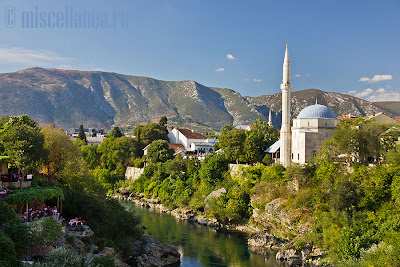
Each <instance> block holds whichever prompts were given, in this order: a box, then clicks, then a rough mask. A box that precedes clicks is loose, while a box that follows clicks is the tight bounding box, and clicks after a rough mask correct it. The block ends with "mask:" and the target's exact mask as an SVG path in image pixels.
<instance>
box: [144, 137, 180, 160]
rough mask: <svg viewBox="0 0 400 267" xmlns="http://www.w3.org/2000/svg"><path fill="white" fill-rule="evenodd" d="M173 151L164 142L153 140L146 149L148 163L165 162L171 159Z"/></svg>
mask: <svg viewBox="0 0 400 267" xmlns="http://www.w3.org/2000/svg"><path fill="white" fill-rule="evenodd" d="M173 153H174V150H173V149H170V148H169V146H168V142H167V141H165V140H155V141H153V142H152V143H151V144H150V145H149V147H148V148H147V158H148V159H149V161H150V162H165V161H167V160H169V159H172V157H173Z"/></svg>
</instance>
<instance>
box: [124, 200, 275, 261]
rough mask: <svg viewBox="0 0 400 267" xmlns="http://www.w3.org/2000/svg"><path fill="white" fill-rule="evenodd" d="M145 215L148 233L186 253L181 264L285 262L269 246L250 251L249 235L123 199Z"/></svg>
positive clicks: (143, 221)
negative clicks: (207, 225) (206, 224)
mask: <svg viewBox="0 0 400 267" xmlns="http://www.w3.org/2000/svg"><path fill="white" fill-rule="evenodd" d="M123 205H124V206H125V207H127V208H128V209H133V210H134V211H135V213H136V214H138V215H139V216H140V217H141V218H142V224H143V225H145V226H146V227H147V230H146V233H147V234H148V235H150V236H152V237H154V238H155V239H157V240H159V241H160V242H163V243H166V244H170V245H172V246H174V247H175V248H177V249H178V251H179V252H180V253H181V254H182V255H183V258H182V259H181V260H182V264H181V266H238V267H240V266H243V267H244V266H246V267H247V266H257V267H258V266H260V267H261V266H268V267H273V266H274V267H275V266H281V265H279V264H278V263H277V262H276V260H275V255H274V254H272V253H268V252H266V251H265V250H258V251H257V254H255V253H252V252H250V251H249V249H248V247H247V239H246V235H245V234H243V233H237V232H226V231H216V230H214V229H212V228H210V227H206V226H201V225H198V224H195V223H193V222H189V221H178V220H176V219H175V218H173V217H172V216H171V215H169V214H162V213H159V212H158V211H155V210H153V209H149V208H142V207H137V206H135V204H134V203H123Z"/></svg>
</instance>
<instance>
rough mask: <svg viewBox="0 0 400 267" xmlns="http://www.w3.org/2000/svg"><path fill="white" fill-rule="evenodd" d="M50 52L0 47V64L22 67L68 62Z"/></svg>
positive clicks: (66, 59)
mask: <svg viewBox="0 0 400 267" xmlns="http://www.w3.org/2000/svg"><path fill="white" fill-rule="evenodd" d="M68 60H70V59H69V58H64V57H61V56H59V55H57V54H56V53H54V52H53V51H50V50H40V49H37V50H34V49H28V48H23V47H9V46H0V62H3V63H4V62H7V63H11V64H22V65H35V66H39V65H48V64H50V63H54V62H59V61H68Z"/></svg>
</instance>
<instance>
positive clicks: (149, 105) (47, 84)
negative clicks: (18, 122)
mask: <svg viewBox="0 0 400 267" xmlns="http://www.w3.org/2000/svg"><path fill="white" fill-rule="evenodd" d="M291 95H292V104H291V112H292V115H293V116H294V117H296V116H297V114H298V113H299V112H300V110H302V109H303V108H304V107H306V106H309V105H311V104H313V103H315V101H316V100H317V101H318V103H319V104H322V105H326V106H328V107H329V108H331V109H332V110H333V111H334V112H335V114H336V116H341V115H343V114H352V115H355V116H365V115H371V114H373V113H378V112H383V113H385V114H387V115H389V116H391V117H399V116H400V108H399V105H400V103H399V102H395V103H393V102H387V103H386V102H380V103H377V104H375V103H371V102H369V101H366V100H363V99H360V98H357V97H353V96H350V95H346V94H340V93H333V92H324V91H321V90H318V89H307V90H302V91H297V92H292V94H291ZM270 109H271V111H272V122H273V124H274V126H275V127H277V128H280V124H281V114H280V109H281V94H273V95H262V96H258V97H248V96H242V95H240V94H239V93H238V92H236V91H234V90H231V89H222V88H215V87H207V86H204V85H201V84H199V83H197V82H195V81H191V80H189V81H161V80H157V79H153V78H149V77H138V76H132V75H123V74H118V73H110V72H101V71H75V70H58V69H45V68H29V69H25V70H21V71H17V72H13V73H3V74H0V116H6V115H21V114H28V115H29V116H31V117H33V118H34V119H36V120H37V121H38V122H39V123H41V124H49V123H53V124H55V125H56V126H57V127H63V128H74V127H78V126H79V125H80V124H83V125H84V126H85V127H98V126H102V125H106V126H111V125H115V126H122V127H125V126H127V125H131V126H132V125H138V124H144V123H148V122H152V121H158V120H159V119H160V117H162V116H167V117H168V125H170V126H180V127H186V128H190V129H194V130H196V131H199V132H206V131H209V132H210V131H215V130H218V129H220V128H221V127H222V126H223V125H227V124H233V125H240V124H252V123H253V122H254V121H255V120H256V119H261V120H265V121H266V120H268V114H269V110H270Z"/></svg>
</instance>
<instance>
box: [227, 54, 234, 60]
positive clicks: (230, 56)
mask: <svg viewBox="0 0 400 267" xmlns="http://www.w3.org/2000/svg"><path fill="white" fill-rule="evenodd" d="M226 58H227V59H232V60H233V59H235V57H234V56H232V54H226Z"/></svg>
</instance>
